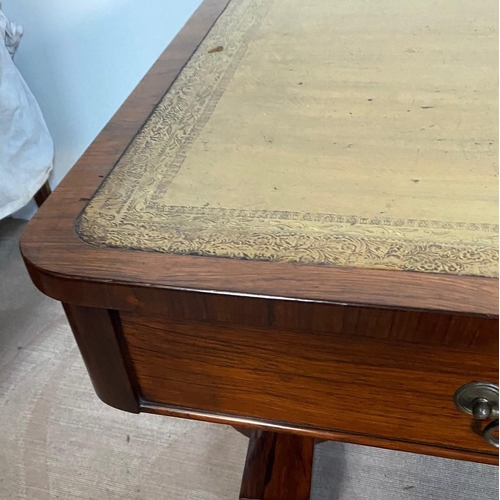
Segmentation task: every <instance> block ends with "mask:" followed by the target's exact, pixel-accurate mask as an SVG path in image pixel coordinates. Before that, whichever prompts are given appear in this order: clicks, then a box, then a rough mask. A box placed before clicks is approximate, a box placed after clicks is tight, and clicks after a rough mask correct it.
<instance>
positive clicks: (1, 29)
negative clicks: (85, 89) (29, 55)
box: [0, 10, 54, 219]
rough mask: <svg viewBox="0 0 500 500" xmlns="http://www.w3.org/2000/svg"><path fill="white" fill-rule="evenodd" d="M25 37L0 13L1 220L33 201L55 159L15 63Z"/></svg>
mask: <svg viewBox="0 0 500 500" xmlns="http://www.w3.org/2000/svg"><path fill="white" fill-rule="evenodd" d="M22 34H23V30H22V27H21V26H18V25H15V24H14V23H12V22H10V21H9V20H8V19H7V18H6V17H5V15H4V13H3V12H2V11H1V10H0V219H3V218H4V217H7V216H8V215H10V214H12V213H13V212H15V211H17V210H18V209H20V208H22V207H23V206H24V205H26V204H27V203H28V202H29V201H30V200H31V199H32V198H33V196H34V195H35V193H36V192H37V191H38V190H39V189H40V188H41V187H42V186H43V184H44V183H45V182H46V181H47V179H48V176H49V173H50V171H51V169H52V162H53V158H54V144H53V142H52V138H51V137H50V134H49V131H48V129H47V125H46V124H45V120H44V119H43V116H42V112H41V110H40V108H39V106H38V103H37V102H36V100H35V98H34V96H33V94H32V93H31V91H30V89H29V88H28V86H27V84H26V82H25V81H24V79H23V77H22V76H21V74H20V73H19V71H18V70H17V68H16V66H15V65H14V62H13V60H12V58H13V56H14V53H15V52H16V50H17V47H18V45H19V42H20V40H21V37H22Z"/></svg>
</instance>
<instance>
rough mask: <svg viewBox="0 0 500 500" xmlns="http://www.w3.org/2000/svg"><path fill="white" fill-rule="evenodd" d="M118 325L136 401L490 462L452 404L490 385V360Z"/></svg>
mask: <svg viewBox="0 0 500 500" xmlns="http://www.w3.org/2000/svg"><path fill="white" fill-rule="evenodd" d="M121 320H122V331H123V334H124V337H125V341H126V345H127V348H128V353H129V356H130V358H131V362H132V365H133V369H134V371H135V376H136V378H137V383H138V386H139V388H140V392H141V397H142V398H143V400H144V401H146V402H149V403H156V404H160V405H167V406H175V407H181V408H189V409H196V410H202V411H204V412H208V413H214V414H225V415H233V416H238V417H247V418H256V419H262V420H264V421H270V422H271V421H272V422H282V423H288V424H291V425H293V426H294V427H296V428H304V429H306V428H307V429H311V428H313V429H321V430H328V431H332V432H335V433H349V434H356V435H358V436H359V435H362V436H372V437H376V438H382V439H387V440H393V441H400V442H410V443H418V444H423V445H428V446H435V447H444V448H450V449H455V450H464V451H469V452H476V453H482V454H488V455H491V456H494V455H495V454H496V453H495V449H494V448H492V447H491V446H490V445H488V444H486V443H485V442H484V440H483V439H482V438H481V437H480V436H478V435H476V434H475V433H474V432H473V430H471V424H472V422H471V418H470V417H468V416H467V415H464V414H462V413H461V412H460V411H458V410H457V409H456V407H455V406H454V403H453V394H454V392H455V391H456V389H457V388H459V387H460V386H462V385H463V384H466V383H468V382H471V381H473V380H485V381H492V382H495V381H497V379H498V369H497V365H498V360H497V357H496V353H495V352H491V353H488V352H477V351H471V350H468V349H466V348H453V347H449V346H430V345H419V344H411V343H406V342H396V341H390V340H380V339H374V338H363V337H351V336H345V335H344V336H343V335H337V334H332V333H326V332H316V333H314V332H313V333H305V332H299V331H287V330H276V329H274V328H248V327H243V326H234V325H228V324H219V325H214V324H209V323H192V322H189V323H185V322H176V321H172V320H165V319H161V318H151V317H141V316H139V315H132V314H122V315H121ZM357 442H360V441H359V439H358V440H357ZM394 447H397V446H394Z"/></svg>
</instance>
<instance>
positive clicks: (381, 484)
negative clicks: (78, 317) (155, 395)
mask: <svg viewBox="0 0 500 500" xmlns="http://www.w3.org/2000/svg"><path fill="white" fill-rule="evenodd" d="M23 227H24V223H23V222H21V221H14V220H12V219H6V220H4V221H0V499H1V500H14V499H22V500H24V499H30V500H53V499H61V500H73V499H75V500H76V499H85V500H118V499H120V500H129V499H130V500H132V499H134V500H139V499H152V500H153V499H154V500H156V499H158V500H184V499H186V500H230V499H237V498H238V491H239V486H240V479H241V473H242V469H243V463H244V459H245V454H246V446H247V440H246V438H245V437H243V436H241V435H240V434H238V433H237V432H236V431H234V430H233V429H232V428H230V427H225V426H218V425H214V424H205V423H200V422H191V421H188V420H180V419H173V418H165V417H158V416H153V415H130V414H127V413H123V412H120V411H118V410H114V409H113V408H110V407H107V406H106V405H104V404H103V403H101V402H100V401H99V400H98V399H97V397H96V396H95V394H94V392H93V390H92V387H91V385H90V382H89V379H88V376H87V374H86V372H85V368H84V366H83V363H82V361H81V359H80V356H79V354H78V350H77V348H76V345H75V343H74V341H73V337H72V335H71V331H70V329H69V326H68V324H67V322H66V319H65V317H64V315H63V312H62V309H61V307H60V305H59V304H58V303H56V302H55V301H53V300H51V299H49V298H47V297H44V296H43V295H42V294H40V293H39V292H38V291H37V290H36V289H35V288H34V287H33V285H32V284H31V282H30V281H29V277H28V276H27V273H26V271H25V269H24V266H23V263H22V260H21V257H20V255H19V251H18V239H19V236H20V234H21V232H22V229H23ZM471 498H473V499H479V500H481V499H492V498H498V469H497V468H496V467H493V466H485V465H478V464H472V463H466V462H459V461H453V460H443V459H438V458H433V457H425V456H420V455H413V454H408V453H396V452H390V451H386V450H379V449H376V448H368V447H362V446H351V445H344V444H339V443H323V444H321V445H319V446H318V447H317V450H316V455H315V469H314V482H313V493H312V498H311V500H327V499H328V500H377V499H381V500H400V499H409V500H417V499H418V500H424V499H425V500H452V499H453V500H462V499H463V500H470V499H471Z"/></svg>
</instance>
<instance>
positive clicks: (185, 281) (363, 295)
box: [21, 233, 499, 319]
mask: <svg viewBox="0 0 500 500" xmlns="http://www.w3.org/2000/svg"><path fill="white" fill-rule="evenodd" d="M25 234H26V233H25ZM27 239H28V238H23V240H22V242H21V253H22V256H23V259H24V262H25V264H26V267H27V268H28V271H29V274H30V276H31V278H32V280H33V282H34V283H35V285H36V286H37V288H38V289H39V290H40V291H42V292H43V293H44V294H46V295H48V296H50V297H52V298H54V299H56V300H60V301H66V302H71V303H73V304H75V305H82V306H94V307H99V306H101V307H102V301H101V302H99V301H96V300H97V295H95V296H94V295H92V294H89V293H88V289H91V288H94V287H95V289H96V290H97V288H100V289H106V287H117V286H119V287H123V289H124V295H127V294H129V296H128V298H124V299H123V300H120V298H119V297H118V296H116V297H111V296H109V297H108V298H109V300H110V301H111V302H109V303H107V304H106V307H107V308H110V309H122V310H133V309H134V307H133V303H134V301H135V299H134V296H133V295H134V294H133V291H134V290H141V289H142V290H150V289H153V288H154V289H157V290H162V289H163V290H172V291H182V292H186V291H187V292H194V293H207V294H217V295H229V296H239V297H249V298H260V299H275V300H290V301H299V302H312V303H317V304H334V305H343V306H358V307H370V308H377V309H392V310H413V311H428V312H439V313H454V314H461V315H467V316H482V317H487V318H492V319H496V318H498V316H499V315H498V299H497V296H498V280H497V279H495V278H475V277H464V276H438V275H426V276H424V277H422V276H421V275H420V273H410V272H403V271H378V270H363V269H354V268H340V267H339V268H329V269H328V271H325V268H319V269H318V268H316V267H310V266H295V265H293V264H278V263H267V262H266V263H262V262H249V261H234V260H229V259H217V258H211V257H190V256H179V255H164V254H157V255H156V256H155V257H157V259H155V262H154V264H153V265H154V266H159V267H156V268H157V269H161V270H162V276H161V277H160V276H157V277H156V280H155V281H154V282H153V280H152V279H149V280H147V279H144V277H143V276H142V275H141V274H140V272H139V271H140V268H138V269H137V270H138V273H137V274H132V275H131V274H130V273H129V274H128V275H126V274H125V273H123V272H120V271H121V269H123V268H120V263H121V262H123V263H125V261H128V262H130V259H131V256H130V255H129V254H130V253H131V252H135V253H143V252H140V251H124V250H122V251H120V250H115V252H120V254H121V255H120V256H121V257H122V259H120V260H118V259H117V258H116V256H117V254H116V253H114V252H113V251H112V250H111V251H108V250H105V251H104V252H97V253H96V255H95V256H94V259H95V262H96V263H98V264H100V265H102V263H103V260H102V259H100V258H101V257H107V259H106V261H108V259H109V261H112V260H113V259H114V260H115V262H114V264H113V263H111V262H110V264H109V267H108V268H107V269H106V271H102V272H99V271H97V270H95V269H94V270H93V271H94V272H87V271H89V270H88V268H86V266H85V264H84V263H82V265H81V267H74V266H75V264H76V263H71V264H68V266H67V267H66V266H64V264H62V263H61V261H59V265H57V264H56V263H54V264H56V265H55V266H50V263H47V262H46V261H44V262H43V263H41V265H40V259H38V258H37V253H38V252H37V250H36V248H34V245H33V246H32V245H30V243H29V242H27ZM68 249H69V248H68V247H66V248H65V249H62V254H61V259H64V255H63V254H64V252H65V251H66V250H68ZM71 250H72V254H74V253H75V252H78V250H77V249H75V248H74V247H73V248H72V249H71ZM125 252H126V254H127V255H124V253H125ZM90 253H91V252H90ZM148 255H151V254H148ZM99 259H100V260H99ZM89 260H90V257H89ZM140 260H142V261H144V260H147V256H145V257H143V258H142V255H141V259H140ZM214 260H215V261H222V260H224V261H225V262H224V263H221V264H220V265H218V263H217V262H214ZM106 261H105V262H106ZM262 264H266V265H267V266H272V268H269V267H267V269H269V272H265V271H262V270H261V269H263V268H261V266H260V265H262ZM49 266H50V267H49ZM247 266H248V267H247ZM51 267H54V268H55V269H51ZM65 267H66V269H65ZM209 270H210V271H211V272H208V271H209ZM322 271H323V272H322ZM214 272H215V273H216V275H214ZM235 274H236V275H238V274H239V275H242V276H243V277H241V278H240V279H239V280H238V281H237V282H236V283H235V282H234V280H231V279H230V278H229V277H231V276H233V277H234V276H235ZM311 275H313V276H314V277H315V278H316V280H317V281H316V280H315V279H314V278H311ZM141 278H142V279H141ZM326 278H329V279H330V280H331V281H330V283H331V284H330V286H326V285H324V284H323V285H322V286H321V287H318V288H319V290H317V289H316V287H315V284H316V283H317V282H320V281H321V279H326ZM83 283H85V284H87V285H88V289H86V290H85V291H83V292H82V293H79V290H78V288H77V287H76V285H81V284H83ZM75 287H76V288H75ZM453 287H460V290H461V292H460V293H455V295H453V296H452V297H450V296H449V295H447V289H453ZM455 291H456V290H455ZM427 292H428V293H427ZM431 292H434V293H431ZM100 294H101V293H99V295H100ZM469 294H471V295H474V296H475V297H476V298H477V297H478V296H479V297H483V298H484V299H485V301H484V302H481V303H477V302H475V301H474V302H472V301H470V300H468V297H469ZM68 297H71V298H72V299H71V300H70V299H69V298H68Z"/></svg>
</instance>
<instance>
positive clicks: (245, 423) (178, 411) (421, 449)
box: [139, 398, 499, 465]
mask: <svg viewBox="0 0 500 500" xmlns="http://www.w3.org/2000/svg"><path fill="white" fill-rule="evenodd" d="M139 411H140V412H144V413H152V414H156V415H164V416H169V417H181V418H189V419H192V420H200V421H204V422H211V423H217V424H226V425H231V426H238V427H248V428H252V429H255V428H258V429H262V430H266V431H271V432H283V433H288V434H297V435H300V436H307V437H312V438H316V439H321V440H326V441H338V442H342V443H349V444H358V445H362V446H373V447H376V448H384V449H388V450H396V451H404V452H409V453H420V454H424V455H431V456H436V457H441V458H449V459H455V460H468V461H471V462H479V463H484V464H489V465H498V463H499V459H498V458H499V457H498V452H496V453H495V452H492V453H478V452H474V451H471V450H469V449H465V448H459V447H455V448H451V447H445V446H442V445H435V446H433V445H430V444H421V443H418V442H413V441H408V440H404V439H394V438H391V439H388V438H383V437H379V436H372V435H366V434H356V433H350V432H345V431H339V432H336V431H334V430H329V429H321V428H316V427H311V426H308V425H306V424H301V425H300V426H299V425H294V424H291V423H287V422H277V421H269V420H262V419H259V418H254V417H242V416H239V415H230V414H222V413H213V412H204V411H200V410H196V409H192V408H181V407H177V406H170V405H164V404H158V403H152V402H149V401H145V400H143V399H142V398H141V399H140V400H139Z"/></svg>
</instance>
